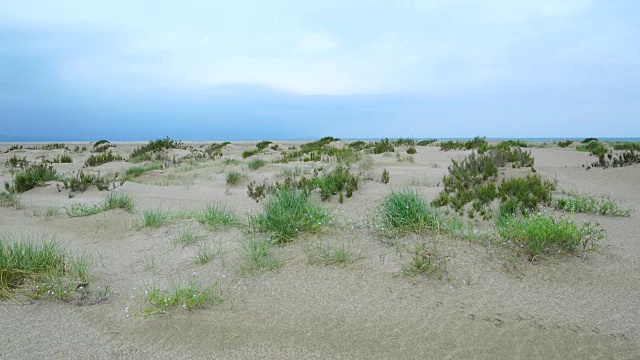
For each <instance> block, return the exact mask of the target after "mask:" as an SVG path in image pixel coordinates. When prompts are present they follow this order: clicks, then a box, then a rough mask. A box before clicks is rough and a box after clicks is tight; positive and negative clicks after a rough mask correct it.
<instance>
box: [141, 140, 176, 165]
mask: <svg viewBox="0 0 640 360" xmlns="http://www.w3.org/2000/svg"><path fill="white" fill-rule="evenodd" d="M183 147H184V146H183V144H182V142H181V141H175V140H172V139H171V138H169V137H168V136H167V137H166V138H164V139H156V140H153V141H149V143H147V144H146V145H143V146H140V147H138V148H136V149H134V150H133V152H132V153H131V156H130V157H129V161H131V162H140V161H145V160H151V154H150V153H153V152H160V151H162V150H166V149H182V148H183Z"/></svg>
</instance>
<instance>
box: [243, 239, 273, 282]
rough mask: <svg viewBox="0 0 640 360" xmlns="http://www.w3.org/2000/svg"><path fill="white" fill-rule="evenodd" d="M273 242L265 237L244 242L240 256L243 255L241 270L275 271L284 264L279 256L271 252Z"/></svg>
mask: <svg viewBox="0 0 640 360" xmlns="http://www.w3.org/2000/svg"><path fill="white" fill-rule="evenodd" d="M270 246H271V242H270V241H269V240H265V239H251V240H249V241H246V242H245V243H243V244H242V249H241V252H240V256H241V257H242V264H241V271H242V272H245V273H249V274H251V273H254V272H257V271H273V270H277V269H279V268H281V267H282V266H283V265H284V261H282V260H281V259H280V258H279V257H277V256H276V255H274V254H273V253H271V252H270V251H269V250H270Z"/></svg>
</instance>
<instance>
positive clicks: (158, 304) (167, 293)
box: [127, 279, 222, 317]
mask: <svg viewBox="0 0 640 360" xmlns="http://www.w3.org/2000/svg"><path fill="white" fill-rule="evenodd" d="M145 294H146V297H147V303H148V305H147V307H146V308H145V309H144V317H147V316H151V315H158V314H164V313H166V312H167V311H168V310H169V309H170V308H173V307H182V308H183V309H185V310H189V311H191V310H192V309H194V308H201V307H204V306H206V305H210V304H219V303H221V302H222V297H221V296H220V292H219V290H218V286H217V284H215V283H214V284H212V285H210V286H208V287H202V285H200V284H198V283H197V282H196V281H194V280H193V279H190V280H189V282H188V283H187V284H186V285H182V284H181V283H180V282H174V283H173V284H171V285H170V287H169V289H161V288H160V287H158V286H157V285H153V284H147V285H146V291H145ZM127 310H128V308H127ZM127 315H128V314H127Z"/></svg>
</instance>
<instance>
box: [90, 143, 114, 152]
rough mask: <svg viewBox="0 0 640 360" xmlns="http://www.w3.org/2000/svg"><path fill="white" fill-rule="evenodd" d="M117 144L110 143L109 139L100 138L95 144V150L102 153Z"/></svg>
mask: <svg viewBox="0 0 640 360" xmlns="http://www.w3.org/2000/svg"><path fill="white" fill-rule="evenodd" d="M115 146H116V145H115V144H112V143H110V142H109V141H107V140H98V141H96V142H95V143H94V144H93V152H97V153H101V152H105V151H107V150H108V149H109V148H111V147H115Z"/></svg>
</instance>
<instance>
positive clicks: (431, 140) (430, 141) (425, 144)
mask: <svg viewBox="0 0 640 360" xmlns="http://www.w3.org/2000/svg"><path fill="white" fill-rule="evenodd" d="M436 141H438V140H437V139H427V140H420V141H418V142H417V143H416V145H417V146H427V145H431V144H433V143H434V142H436Z"/></svg>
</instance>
